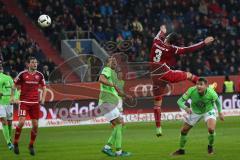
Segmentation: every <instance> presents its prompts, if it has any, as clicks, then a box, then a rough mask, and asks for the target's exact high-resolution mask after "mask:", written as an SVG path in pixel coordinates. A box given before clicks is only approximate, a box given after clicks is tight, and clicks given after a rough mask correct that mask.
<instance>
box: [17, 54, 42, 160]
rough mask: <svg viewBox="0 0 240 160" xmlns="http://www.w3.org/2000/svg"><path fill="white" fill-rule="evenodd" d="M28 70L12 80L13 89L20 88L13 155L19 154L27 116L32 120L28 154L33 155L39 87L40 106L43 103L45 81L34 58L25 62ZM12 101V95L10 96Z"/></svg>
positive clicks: (38, 112)
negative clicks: (40, 88)
mask: <svg viewBox="0 0 240 160" xmlns="http://www.w3.org/2000/svg"><path fill="white" fill-rule="evenodd" d="M27 63H28V70H25V71H22V72H20V73H19V74H18V76H17V77H16V79H15V80H14V83H15V87H19V88H20V91H21V93H20V101H15V102H16V103H18V104H19V112H18V116H19V121H18V126H17V127H16V131H15V138H14V153H15V154H19V148H18V142H19V138H20V135H21V132H22V127H23V126H24V123H25V119H26V116H27V115H28V114H29V116H30V118H31V120H32V130H31V138H30V143H29V146H28V148H29V152H30V154H31V155H33V156H34V155H35V151H34V147H33V145H34V142H35V139H36V137H37V132H38V119H39V114H40V105H39V92H38V89H39V87H40V86H41V87H42V89H43V94H42V99H41V104H44V102H45V96H46V86H45V79H44V76H43V74H42V73H41V72H39V71H37V66H38V62H37V59H36V58H34V57H29V58H28V60H27ZM12 99H13V94H12Z"/></svg>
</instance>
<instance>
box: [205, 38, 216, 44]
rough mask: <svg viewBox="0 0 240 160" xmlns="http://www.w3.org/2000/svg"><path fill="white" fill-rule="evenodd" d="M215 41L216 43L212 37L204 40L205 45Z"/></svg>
mask: <svg viewBox="0 0 240 160" xmlns="http://www.w3.org/2000/svg"><path fill="white" fill-rule="evenodd" d="M213 41H214V38H213V37H212V36H210V37H207V38H205V39H204V43H205V44H206V45H208V44H210V43H212V42H213Z"/></svg>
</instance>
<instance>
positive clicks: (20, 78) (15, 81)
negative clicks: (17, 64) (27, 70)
mask: <svg viewBox="0 0 240 160" xmlns="http://www.w3.org/2000/svg"><path fill="white" fill-rule="evenodd" d="M22 82H23V74H22V73H19V74H18V75H17V77H16V78H15V79H14V83H15V84H16V85H21V84H22Z"/></svg>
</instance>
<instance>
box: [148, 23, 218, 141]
mask: <svg viewBox="0 0 240 160" xmlns="http://www.w3.org/2000/svg"><path fill="white" fill-rule="evenodd" d="M166 32H167V29H166V26H165V25H162V26H161V27H160V31H159V33H158V34H157V35H156V37H155V38H154V41H153V45H152V48H151V54H150V61H151V70H152V71H151V78H152V80H153V86H154V87H153V88H154V90H153V93H154V108H153V109H154V117H155V123H156V127H157V128H156V135H157V136H158V137H159V136H161V135H162V128H161V105H162V96H163V92H164V90H165V87H166V85H167V84H168V83H177V82H180V81H185V80H190V81H192V82H194V83H196V82H197V80H198V79H199V78H198V77H197V76H195V75H193V74H192V73H189V72H184V71H180V70H171V69H170V67H174V66H175V65H176V57H175V55H180V54H185V53H189V52H194V51H196V50H198V49H200V48H203V47H204V46H206V45H208V44H210V43H212V42H213V41H214V38H213V37H207V38H205V40H204V41H201V42H199V43H196V44H194V45H191V46H189V47H177V46H175V45H174V43H175V42H176V41H177V40H178V36H177V34H176V33H170V34H169V35H168V36H167V37H166V38H165V34H166ZM169 66H170V67H169ZM214 85H215V84H214Z"/></svg>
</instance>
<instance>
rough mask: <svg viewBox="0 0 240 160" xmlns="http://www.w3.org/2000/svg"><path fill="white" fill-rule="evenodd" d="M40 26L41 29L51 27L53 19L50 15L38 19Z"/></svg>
mask: <svg viewBox="0 0 240 160" xmlns="http://www.w3.org/2000/svg"><path fill="white" fill-rule="evenodd" d="M38 24H39V25H40V26H41V27H48V26H50V25H51V18H50V17H49V16H48V15H45V14H43V15H41V16H39V17H38Z"/></svg>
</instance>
